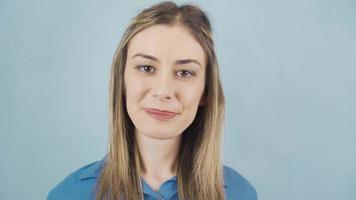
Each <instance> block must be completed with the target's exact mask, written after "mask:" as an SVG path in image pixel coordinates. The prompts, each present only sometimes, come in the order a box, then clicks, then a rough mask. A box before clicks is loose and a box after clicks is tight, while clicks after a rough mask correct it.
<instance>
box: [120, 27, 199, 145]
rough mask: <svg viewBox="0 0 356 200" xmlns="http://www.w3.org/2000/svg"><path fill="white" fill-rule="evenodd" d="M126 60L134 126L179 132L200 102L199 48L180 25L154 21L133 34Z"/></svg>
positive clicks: (163, 134) (160, 133) (158, 133)
mask: <svg viewBox="0 0 356 200" xmlns="http://www.w3.org/2000/svg"><path fill="white" fill-rule="evenodd" d="M126 60H127V61H126V66H125V75H124V76H125V87H126V106H127V111H128V114H129V116H130V118H131V120H132V122H133V123H134V125H135V128H136V131H138V133H140V134H144V135H146V136H149V137H152V138H158V139H165V138H172V137H177V136H179V135H180V134H181V133H182V132H183V131H184V130H185V129H186V128H187V127H188V126H189V125H190V124H191V123H192V122H193V120H194V118H195V115H196V113H197V109H198V106H199V105H201V104H202V103H203V100H202V99H203V98H202V94H203V90H204V79H205V67H206V58H205V53H204V50H203V48H202V47H201V46H200V44H199V43H198V42H197V41H196V40H195V39H194V37H193V36H192V35H191V34H190V33H189V32H188V30H187V29H186V28H185V27H183V26H181V25H174V26H167V25H154V26H152V27H149V28H146V29H144V30H143V31H141V32H139V33H138V34H137V35H135V36H134V37H133V38H132V39H131V41H130V43H129V46H128V52H127V59H126ZM159 110H164V111H169V113H167V112H157V111H159Z"/></svg>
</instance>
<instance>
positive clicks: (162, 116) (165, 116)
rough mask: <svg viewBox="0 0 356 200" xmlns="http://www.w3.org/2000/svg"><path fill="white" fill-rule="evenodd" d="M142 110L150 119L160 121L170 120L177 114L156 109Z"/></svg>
mask: <svg viewBox="0 0 356 200" xmlns="http://www.w3.org/2000/svg"><path fill="white" fill-rule="evenodd" d="M144 110H145V112H146V113H147V114H148V115H149V116H150V117H152V118H154V119H157V120H160V121H167V120H170V119H172V118H173V117H175V116H176V115H177V114H178V113H175V112H170V111H163V110H158V109H150V108H145V109H144Z"/></svg>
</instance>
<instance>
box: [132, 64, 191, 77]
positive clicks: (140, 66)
mask: <svg viewBox="0 0 356 200" xmlns="http://www.w3.org/2000/svg"><path fill="white" fill-rule="evenodd" d="M146 67H149V68H150V69H154V67H152V66H151V65H138V66H136V69H138V70H139V71H141V72H143V73H150V72H147V71H146V70H145V68H146ZM179 72H186V73H189V74H190V76H189V77H187V76H181V77H183V78H193V77H194V76H196V74H195V72H193V71H189V70H185V69H183V70H180V71H179Z"/></svg>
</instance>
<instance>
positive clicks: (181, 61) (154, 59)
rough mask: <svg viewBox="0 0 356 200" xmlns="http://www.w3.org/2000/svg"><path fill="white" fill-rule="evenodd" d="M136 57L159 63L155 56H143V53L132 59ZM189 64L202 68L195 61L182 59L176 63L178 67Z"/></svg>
mask: <svg viewBox="0 0 356 200" xmlns="http://www.w3.org/2000/svg"><path fill="white" fill-rule="evenodd" d="M134 57H143V58H146V59H149V60H152V61H155V62H159V60H158V58H156V57H154V56H150V55H147V54H143V53H138V54H135V55H134V56H132V58H134ZM188 63H195V64H198V65H199V66H202V65H201V64H200V62H199V61H197V60H194V59H181V60H176V62H175V64H176V65H183V64H188Z"/></svg>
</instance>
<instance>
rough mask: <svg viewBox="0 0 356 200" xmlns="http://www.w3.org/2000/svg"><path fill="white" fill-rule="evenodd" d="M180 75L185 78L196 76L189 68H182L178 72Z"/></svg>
mask: <svg viewBox="0 0 356 200" xmlns="http://www.w3.org/2000/svg"><path fill="white" fill-rule="evenodd" d="M178 76H179V77H183V78H191V77H193V76H194V73H193V72H190V71H187V70H181V71H179V72H178Z"/></svg>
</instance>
